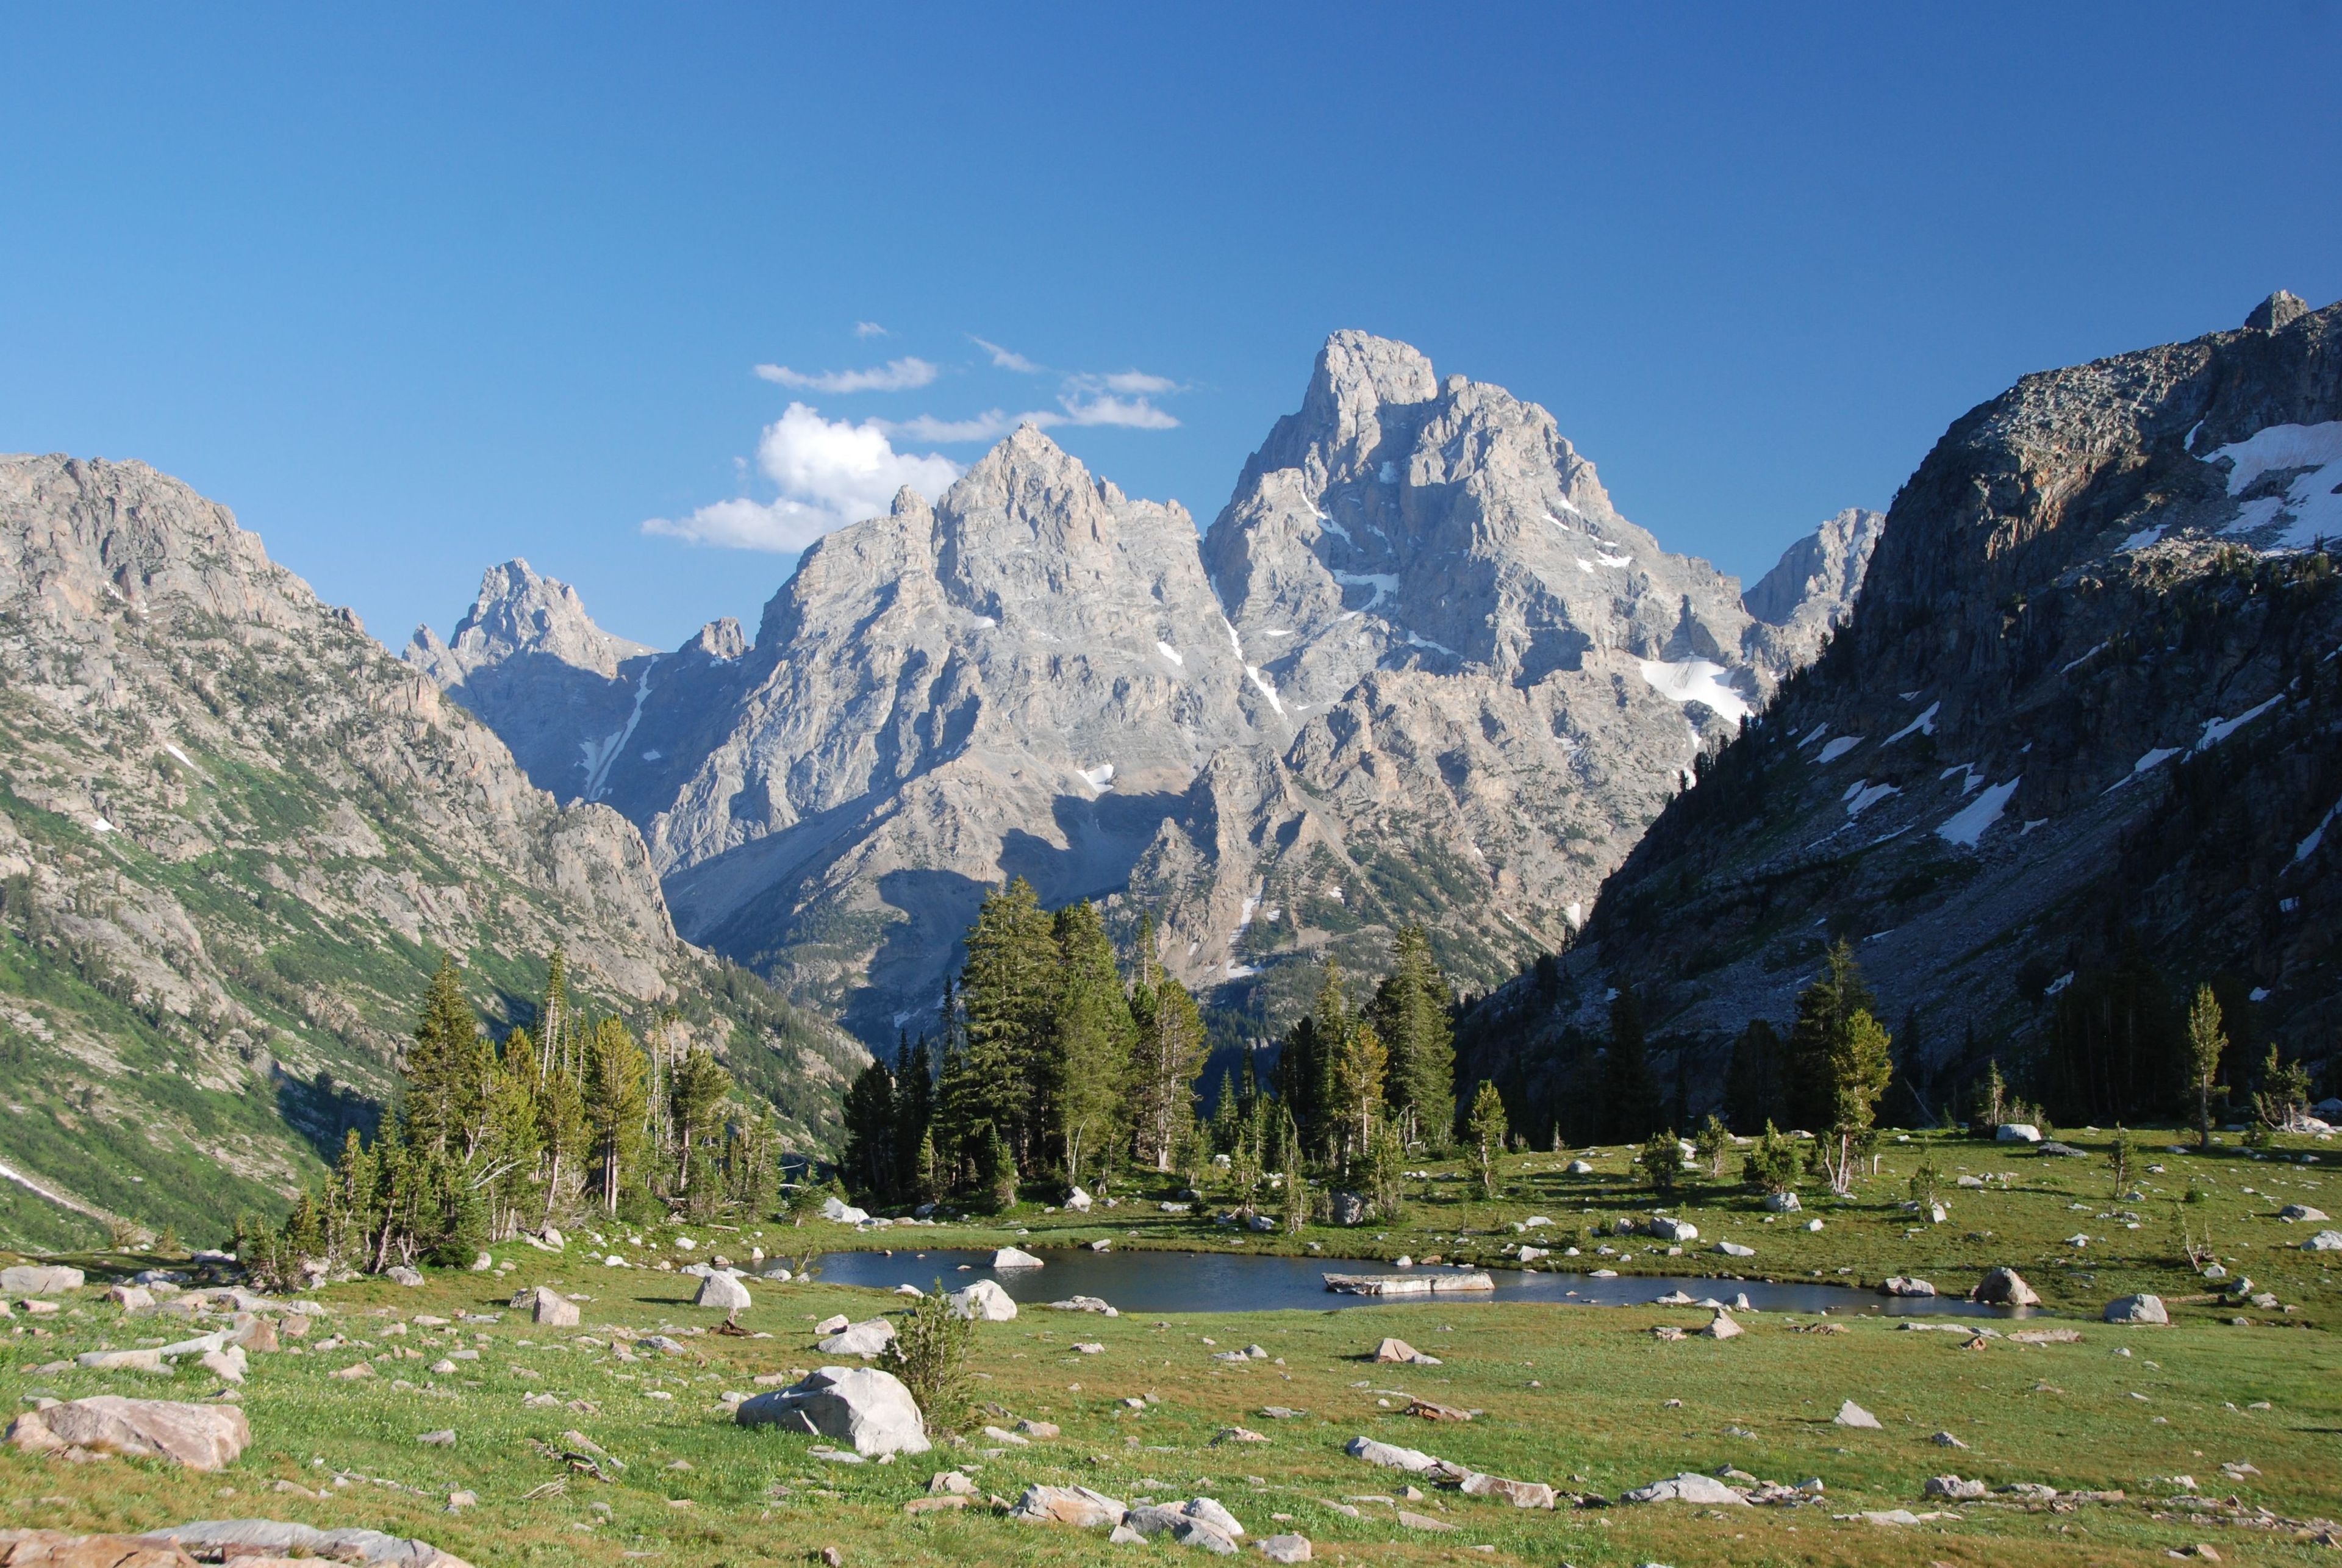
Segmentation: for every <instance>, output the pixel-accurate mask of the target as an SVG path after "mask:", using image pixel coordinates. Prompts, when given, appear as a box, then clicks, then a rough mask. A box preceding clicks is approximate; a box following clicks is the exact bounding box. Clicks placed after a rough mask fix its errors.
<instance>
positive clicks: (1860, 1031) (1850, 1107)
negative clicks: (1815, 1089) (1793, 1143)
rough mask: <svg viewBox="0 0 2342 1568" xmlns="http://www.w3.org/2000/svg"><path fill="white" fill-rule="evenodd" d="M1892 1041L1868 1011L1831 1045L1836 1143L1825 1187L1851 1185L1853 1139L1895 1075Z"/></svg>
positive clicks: (1868, 1123)
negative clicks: (1834, 1155) (1828, 1180)
mask: <svg viewBox="0 0 2342 1568" xmlns="http://www.w3.org/2000/svg"><path fill="white" fill-rule="evenodd" d="M1893 1049H1894V1042H1893V1041H1892V1040H1891V1039H1889V1038H1888V1036H1887V1031H1886V1030H1885V1029H1884V1028H1882V1027H1880V1025H1879V1023H1878V1020H1877V1019H1876V1018H1874V1017H1872V1016H1871V1014H1870V1011H1869V1009H1867V1008H1862V1009H1859V1010H1857V1012H1856V1013H1855V1014H1854V1016H1853V1017H1851V1018H1849V1019H1848V1020H1847V1024H1846V1027H1845V1029H1844V1030H1843V1031H1841V1032H1840V1033H1839V1034H1838V1035H1837V1038H1836V1039H1835V1040H1834V1041H1833V1042H1832V1044H1831V1048H1830V1055H1829V1077H1830V1084H1829V1086H1830V1119H1829V1123H1828V1126H1829V1138H1828V1139H1827V1140H1825V1144H1824V1146H1825V1148H1827V1144H1828V1143H1829V1142H1833V1141H1834V1142H1835V1143H1836V1144H1837V1159H1836V1160H1835V1162H1831V1161H1829V1160H1827V1158H1825V1161H1824V1163H1825V1164H1826V1165H1827V1167H1828V1169H1829V1176H1830V1186H1831V1188H1832V1189H1833V1190H1834V1191H1836V1192H1838V1193H1848V1192H1851V1191H1852V1190H1853V1186H1854V1155H1855V1152H1856V1149H1855V1145H1856V1144H1857V1141H1859V1140H1865V1139H1866V1135H1867V1134H1869V1133H1870V1131H1871V1128H1872V1126H1873V1124H1874V1120H1875V1117H1876V1114H1877V1108H1878V1100H1879V1096H1881V1095H1882V1094H1886V1093H1887V1084H1888V1082H1889V1081H1890V1080H1891V1079H1892V1078H1893V1077H1894V1075H1895V1059H1894V1055H1893Z"/></svg>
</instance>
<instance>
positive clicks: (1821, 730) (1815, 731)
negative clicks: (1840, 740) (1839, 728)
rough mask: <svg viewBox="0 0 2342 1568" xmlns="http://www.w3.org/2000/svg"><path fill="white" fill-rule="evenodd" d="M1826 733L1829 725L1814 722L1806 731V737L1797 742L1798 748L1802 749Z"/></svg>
mask: <svg viewBox="0 0 2342 1568" xmlns="http://www.w3.org/2000/svg"><path fill="white" fill-rule="evenodd" d="M1826 734H1829V726H1828V725H1827V724H1816V725H1815V726H1814V727H1813V728H1812V729H1809V730H1807V732H1806V738H1805V739H1803V740H1801V741H1799V742H1798V743H1797V746H1798V749H1800V750H1803V749H1804V748H1805V747H1807V746H1809V745H1811V744H1814V743H1815V742H1816V741H1817V740H1819V739H1821V738H1822V737H1823V736H1824V735H1826Z"/></svg>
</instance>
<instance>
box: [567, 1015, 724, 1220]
mask: <svg viewBox="0 0 2342 1568" xmlns="http://www.w3.org/2000/svg"><path fill="white" fill-rule="evenodd" d="M649 1079H650V1062H649V1060H648V1059H647V1058H646V1057H645V1056H644V1054H643V1050H642V1047H641V1046H639V1045H637V1044H635V1037H634V1034H633V1033H632V1032H631V1031H629V1030H628V1029H627V1028H626V1025H625V1024H622V1023H620V1022H619V1021H618V1020H617V1019H616V1018H605V1019H603V1020H602V1021H601V1023H600V1024H596V1026H595V1028H594V1033H593V1036H592V1042H591V1044H590V1045H589V1046H588V1048H587V1050H586V1094H585V1097H584V1098H585V1104H584V1110H585V1123H586V1157H587V1159H588V1160H590V1161H591V1163H592V1164H593V1168H594V1187H595V1189H596V1191H595V1196H596V1199H597V1200H598V1201H599V1203H601V1206H602V1212H603V1213H606V1214H616V1213H617V1212H618V1203H619V1200H620V1199H621V1197H623V1196H624V1194H625V1193H626V1191H627V1190H628V1189H629V1188H630V1187H631V1186H633V1185H634V1184H635V1183H636V1181H637V1180H638V1179H639V1178H640V1176H641V1174H642V1167H643V1160H644V1154H645V1153H646V1147H645V1146H646V1144H647V1143H648V1141H649V1129H648V1118H649V1111H650V1084H649ZM728 1082H729V1081H728V1079H727V1080H726V1083H727V1086H728Z"/></svg>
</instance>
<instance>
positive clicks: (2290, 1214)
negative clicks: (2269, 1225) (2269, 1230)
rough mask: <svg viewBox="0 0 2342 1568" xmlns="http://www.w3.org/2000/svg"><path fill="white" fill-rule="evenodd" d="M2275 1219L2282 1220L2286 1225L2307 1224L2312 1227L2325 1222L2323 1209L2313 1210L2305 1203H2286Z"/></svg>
mask: <svg viewBox="0 0 2342 1568" xmlns="http://www.w3.org/2000/svg"><path fill="white" fill-rule="evenodd" d="M2277 1218H2278V1219H2280V1220H2283V1221H2284V1222H2285V1223H2287V1224H2288V1225H2290V1224H2298V1223H2308V1224H2313V1225H2314V1224H2322V1223H2325V1220H2326V1211H2325V1210H2323V1209H2313V1208H2311V1207H2310V1206H2309V1205H2308V1204H2307V1203H2287V1205H2286V1206H2285V1207H2283V1208H2281V1209H2279V1210H2278V1211H2277Z"/></svg>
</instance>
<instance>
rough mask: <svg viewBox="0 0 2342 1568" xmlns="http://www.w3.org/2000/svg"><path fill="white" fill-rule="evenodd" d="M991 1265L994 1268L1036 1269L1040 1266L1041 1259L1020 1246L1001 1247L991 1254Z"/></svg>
mask: <svg viewBox="0 0 2342 1568" xmlns="http://www.w3.org/2000/svg"><path fill="white" fill-rule="evenodd" d="M992 1266H993V1267H994V1268H996V1269H1037V1268H1039V1267H1041V1260H1040V1259H1038V1258H1036V1257H1035V1256H1034V1255H1033V1254H1032V1253H1028V1252H1026V1250H1025V1249H1024V1248H1022V1247H1002V1248H1001V1249H1000V1250H999V1251H997V1252H996V1253H993V1254H992Z"/></svg>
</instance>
